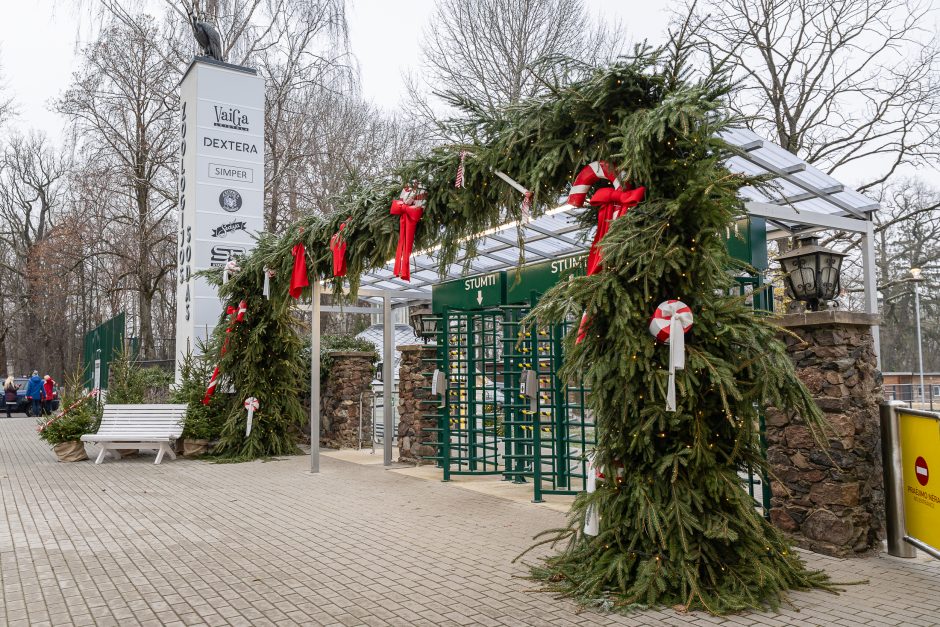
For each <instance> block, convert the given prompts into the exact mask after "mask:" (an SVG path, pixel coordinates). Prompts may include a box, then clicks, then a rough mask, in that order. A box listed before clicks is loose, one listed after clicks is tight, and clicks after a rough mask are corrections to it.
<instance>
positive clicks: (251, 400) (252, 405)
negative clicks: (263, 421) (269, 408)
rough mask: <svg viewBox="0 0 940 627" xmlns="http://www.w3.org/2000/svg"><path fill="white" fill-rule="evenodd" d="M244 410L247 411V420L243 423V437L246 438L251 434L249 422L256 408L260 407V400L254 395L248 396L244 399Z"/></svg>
mask: <svg viewBox="0 0 940 627" xmlns="http://www.w3.org/2000/svg"><path fill="white" fill-rule="evenodd" d="M244 405H245V410H246V411H247V412H248V420H247V421H246V423H245V437H246V438H247V437H248V436H249V435H251V423H252V419H253V418H254V417H255V412H256V411H257V410H258V408H260V407H261V402H260V401H258V399H256V398H255V397H254V396H249V397H248V398H246V399H245V403H244Z"/></svg>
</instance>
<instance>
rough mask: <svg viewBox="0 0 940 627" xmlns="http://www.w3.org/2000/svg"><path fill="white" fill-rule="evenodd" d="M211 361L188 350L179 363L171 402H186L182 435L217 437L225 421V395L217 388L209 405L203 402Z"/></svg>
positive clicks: (213, 438)
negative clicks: (175, 386)
mask: <svg viewBox="0 0 940 627" xmlns="http://www.w3.org/2000/svg"><path fill="white" fill-rule="evenodd" d="M211 375H212V365H211V364H209V363H208V362H207V361H206V359H205V357H204V356H201V355H200V356H196V355H193V354H192V352H187V353H186V356H185V357H184V358H183V363H182V364H180V378H181V380H180V384H179V386H177V388H176V390H174V391H173V394H172V402H174V403H185V404H186V405H187V409H186V416H185V417H184V418H183V434H182V436H181V437H182V438H184V439H187V440H217V439H218V438H219V435H220V434H221V432H222V426H223V425H224V424H225V413H224V410H225V407H224V406H225V397H226V396H227V395H225V394H222V393H220V392H216V393H215V395H213V397H212V399H211V400H210V402H209V404H208V405H203V404H202V398H203V396H205V393H206V386H207V385H208V383H209V377H210V376H211Z"/></svg>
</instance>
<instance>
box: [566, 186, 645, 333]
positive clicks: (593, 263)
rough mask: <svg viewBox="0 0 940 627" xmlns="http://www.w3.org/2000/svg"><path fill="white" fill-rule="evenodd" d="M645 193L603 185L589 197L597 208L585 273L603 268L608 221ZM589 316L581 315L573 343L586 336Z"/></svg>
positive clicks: (643, 188) (622, 212) (619, 214)
mask: <svg viewBox="0 0 940 627" xmlns="http://www.w3.org/2000/svg"><path fill="white" fill-rule="evenodd" d="M645 193H646V188H645V187H637V188H636V189H628V190H623V189H614V188H612V187H604V188H602V189H599V190H597V191H596V192H594V195H593V196H592V197H591V204H592V205H594V206H596V207H598V209H597V231H595V232H594V241H593V242H591V252H590V253H588V259H587V275H588V276H591V275H592V274H597V273H598V272H600V271H601V270H602V269H603V266H602V265H601V246H600V244H601V240H602V239H604V236H605V235H607V232H608V231H609V230H610V223H611V222H613V221H614V220H616V219H617V218H620V217H622V216H623V215H625V214H626V213H627V211H628V210H630V209H632V208H633V207H636V206H637V205H638V204H640V201H642V200H643V195H644V194H645ZM589 320H590V318H589V317H588V315H587V312H584V315H582V316H581V324H580V325H578V337H577V339H576V340H575V344H580V343H581V342H583V341H584V338H585V337H587V327H588V322H589Z"/></svg>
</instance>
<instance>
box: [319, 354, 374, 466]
mask: <svg viewBox="0 0 940 627" xmlns="http://www.w3.org/2000/svg"><path fill="white" fill-rule="evenodd" d="M329 355H330V358H331V359H332V360H333V365H332V366H331V367H330V372H329V375H328V376H327V379H326V381H325V382H324V384H323V386H322V389H323V392H322V396H321V400H320V420H321V423H320V443H321V445H322V446H326V447H329V448H344V447H349V448H355V447H358V446H359V444H360V441H359V433H360V414H359V411H360V408H361V410H362V421H361V433H362V445H363V446H368V445H369V444H370V443H371V442H372V397H371V395H370V394H371V390H372V386H371V384H372V377H373V373H374V367H373V361H372V360H373V359H375V354H374V353H371V352H361V351H335V352H331V353H330V354H329Z"/></svg>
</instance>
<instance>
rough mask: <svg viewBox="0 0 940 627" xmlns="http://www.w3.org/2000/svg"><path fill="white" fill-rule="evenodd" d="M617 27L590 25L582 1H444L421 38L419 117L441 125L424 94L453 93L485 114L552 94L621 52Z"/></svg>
mask: <svg viewBox="0 0 940 627" xmlns="http://www.w3.org/2000/svg"><path fill="white" fill-rule="evenodd" d="M621 39H622V37H621V33H620V27H619V25H618V24H599V23H595V22H594V21H593V20H591V19H590V17H589V15H588V11H587V9H586V7H585V4H584V2H583V1H582V0H479V1H477V2H464V1H462V0H440V1H439V2H438V4H437V7H436V9H435V12H434V14H433V16H432V18H431V22H430V23H429V24H428V26H427V27H426V28H425V31H424V37H423V38H422V46H421V51H422V57H423V59H424V62H423V66H424V67H423V71H422V79H417V78H416V77H414V76H412V77H410V78H409V82H410V83H411V89H410V91H411V93H412V94H413V95H414V97H415V100H414V101H413V102H412V103H411V107H412V111H411V112H412V114H413V115H416V116H418V117H420V118H423V119H425V120H429V119H434V118H435V113H434V109H435V106H434V104H433V103H431V102H429V101H428V100H427V99H425V98H422V97H421V96H420V94H422V93H430V92H434V93H438V94H443V93H447V94H450V95H452V96H455V97H458V98H461V99H465V100H467V101H470V102H473V103H475V104H476V105H477V106H480V107H483V108H484V109H486V110H489V111H494V110H496V109H497V108H498V107H500V106H503V105H506V104H511V103H515V102H519V101H520V100H523V99H525V98H529V97H531V96H535V95H538V94H543V93H546V92H547V91H548V90H550V89H551V88H552V87H553V86H557V85H560V84H563V83H565V82H566V81H568V80H570V79H572V78H574V77H576V76H577V75H578V74H579V72H580V71H582V70H583V69H584V68H586V67H587V66H590V65H593V64H596V63H598V62H603V61H607V60H610V59H611V58H613V57H615V56H616V55H617V54H618V53H619V51H620V46H621V43H620V41H621Z"/></svg>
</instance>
